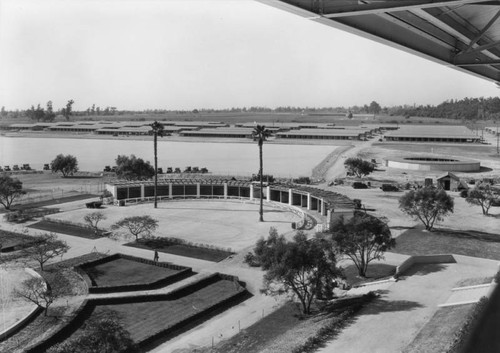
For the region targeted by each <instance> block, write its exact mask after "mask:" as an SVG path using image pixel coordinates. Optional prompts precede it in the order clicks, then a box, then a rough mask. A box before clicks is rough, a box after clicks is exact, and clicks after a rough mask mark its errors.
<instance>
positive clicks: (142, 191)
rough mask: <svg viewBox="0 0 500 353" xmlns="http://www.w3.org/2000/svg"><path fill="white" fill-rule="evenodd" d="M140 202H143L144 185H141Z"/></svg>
mask: <svg viewBox="0 0 500 353" xmlns="http://www.w3.org/2000/svg"><path fill="white" fill-rule="evenodd" d="M141 200H144V184H141Z"/></svg>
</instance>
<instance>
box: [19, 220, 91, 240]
mask: <svg viewBox="0 0 500 353" xmlns="http://www.w3.org/2000/svg"><path fill="white" fill-rule="evenodd" d="M28 227H29V228H33V229H40V230H45V231H48V232H55V233H62V234H67V235H73V236H75V237H81V238H87V239H98V238H100V236H96V235H95V233H94V231H93V230H92V229H90V228H87V227H83V226H79V225H76V224H69V223H60V222H52V221H50V220H45V219H44V220H41V221H40V222H37V223H35V224H32V225H30V226H28Z"/></svg>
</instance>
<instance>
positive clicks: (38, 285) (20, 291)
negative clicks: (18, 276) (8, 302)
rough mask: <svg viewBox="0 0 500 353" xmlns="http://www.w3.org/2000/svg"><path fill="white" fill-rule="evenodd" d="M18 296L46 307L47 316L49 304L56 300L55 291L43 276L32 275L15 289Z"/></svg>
mask: <svg viewBox="0 0 500 353" xmlns="http://www.w3.org/2000/svg"><path fill="white" fill-rule="evenodd" d="M14 293H15V295H16V296H18V297H21V298H23V299H24V300H26V301H29V302H32V303H34V304H36V305H38V306H39V307H41V308H44V315H45V316H47V311H48V310H49V306H50V305H51V304H52V303H53V302H54V299H55V297H56V296H55V293H53V292H52V290H51V289H50V287H49V286H48V285H47V283H46V282H45V280H44V279H43V278H41V277H31V278H28V279H27V280H24V281H23V282H22V283H21V285H20V287H19V288H16V289H15V290H14Z"/></svg>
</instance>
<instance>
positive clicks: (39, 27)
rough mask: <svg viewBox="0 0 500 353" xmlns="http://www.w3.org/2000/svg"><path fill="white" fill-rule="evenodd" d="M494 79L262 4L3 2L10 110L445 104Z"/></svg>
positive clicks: (4, 96) (3, 92) (0, 71)
mask: <svg viewBox="0 0 500 353" xmlns="http://www.w3.org/2000/svg"><path fill="white" fill-rule="evenodd" d="M499 93H500V90H498V89H497V88H496V86H495V85H494V84H493V83H492V82H489V81H486V80H484V79H481V78H477V77H474V76H472V75H469V74H466V73H462V72H459V71H457V70H454V69H452V68H449V67H446V66H443V65H440V64H437V63H434V62H431V61H428V60H426V59H423V58H420V57H417V56H414V55H412V54H408V53H405V52H403V51H400V50H397V49H394V48H391V47H388V46H385V45H383V44H379V43H376V42H374V41H371V40H368V39H364V38H362V37H358V36H356V35H353V34H349V33H346V32H343V31H341V30H337V29H334V28H331V27H328V26H325V25H322V24H319V23H316V22H313V21H310V20H308V19H305V18H302V17H300V16H297V15H294V14H291V13H288V12H285V11H282V10H279V9H276V8H273V7H270V6H267V5H265V4H262V3H259V2H256V1H251V0H155V1H151V0H0V106H5V107H6V109H7V110H14V109H26V108H29V107H30V106H31V105H32V104H34V105H35V106H36V104H38V103H40V104H41V105H42V106H44V105H45V104H46V102H47V101H49V100H51V101H53V105H54V108H55V109H60V108H62V107H63V106H64V105H65V104H66V102H67V101H68V100H69V99H73V100H74V101H75V104H74V106H73V109H74V110H85V109H87V108H88V107H90V106H91V105H92V104H96V106H100V107H102V108H105V107H107V106H109V107H116V108H118V109H119V110H121V109H124V110H143V109H169V110H177V109H178V110H192V109H195V108H196V109H201V108H213V109H218V108H231V107H250V106H264V107H270V108H275V107H278V106H295V107H296V106H300V107H306V106H308V107H337V106H344V107H347V106H353V105H364V104H370V102H371V101H376V102H378V103H379V104H380V105H381V106H392V105H403V104H417V105H419V104H439V103H441V102H443V101H444V100H448V99H461V98H464V97H493V96H497V95H498V94H499Z"/></svg>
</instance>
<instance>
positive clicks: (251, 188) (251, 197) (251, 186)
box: [250, 184, 253, 201]
mask: <svg viewBox="0 0 500 353" xmlns="http://www.w3.org/2000/svg"><path fill="white" fill-rule="evenodd" d="M250 201H253V184H250Z"/></svg>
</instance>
